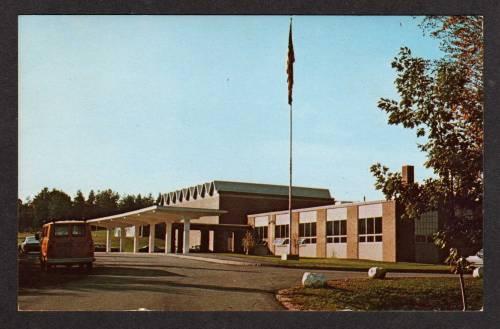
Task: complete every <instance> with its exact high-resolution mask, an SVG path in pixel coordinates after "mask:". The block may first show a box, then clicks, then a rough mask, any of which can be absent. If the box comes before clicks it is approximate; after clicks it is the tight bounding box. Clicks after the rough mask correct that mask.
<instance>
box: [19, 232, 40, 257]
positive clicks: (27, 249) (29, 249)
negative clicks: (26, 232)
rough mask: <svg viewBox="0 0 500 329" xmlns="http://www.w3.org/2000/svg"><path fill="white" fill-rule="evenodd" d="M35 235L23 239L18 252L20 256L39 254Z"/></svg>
mask: <svg viewBox="0 0 500 329" xmlns="http://www.w3.org/2000/svg"><path fill="white" fill-rule="evenodd" d="M38 238H39V237H37V236H36V235H30V236H27V237H25V238H24V241H23V242H22V243H21V244H20V245H19V252H20V253H22V254H32V253H35V254H38V253H39V252H40V241H39V240H38Z"/></svg>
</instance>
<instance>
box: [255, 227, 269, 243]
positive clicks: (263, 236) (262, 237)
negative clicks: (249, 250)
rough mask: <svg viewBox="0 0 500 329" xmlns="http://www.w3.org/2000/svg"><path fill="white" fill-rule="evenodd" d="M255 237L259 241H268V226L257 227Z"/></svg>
mask: <svg viewBox="0 0 500 329" xmlns="http://www.w3.org/2000/svg"><path fill="white" fill-rule="evenodd" d="M255 237H256V240H257V241H256V242H257V243H263V242H265V241H267V226H259V227H256V228H255Z"/></svg>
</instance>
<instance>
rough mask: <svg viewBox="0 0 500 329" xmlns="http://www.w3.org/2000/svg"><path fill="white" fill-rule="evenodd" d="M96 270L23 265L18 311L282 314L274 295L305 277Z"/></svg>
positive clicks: (150, 260) (214, 267)
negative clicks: (42, 268)
mask: <svg viewBox="0 0 500 329" xmlns="http://www.w3.org/2000/svg"><path fill="white" fill-rule="evenodd" d="M94 266H95V267H94V270H93V271H92V272H91V273H90V274H87V273H85V272H84V271H82V270H79V269H78V268H72V269H66V268H58V269H56V270H53V271H52V272H50V273H40V271H39V270H38V268H36V267H33V266H31V267H30V266H28V265H22V266H20V278H19V281H20V286H19V296H18V306H19V309H20V310H137V309H139V308H145V309H148V310H166V311H202V310H205V311H221V310H224V311H233V310H234V311H271V310H282V309H283V308H282V307H281V306H280V304H279V303H278V302H277V301H276V300H275V297H274V293H275V292H276V291H277V290H279V289H282V288H288V287H291V286H293V285H296V284H300V279H301V277H302V274H303V273H304V272H305V270H301V269H288V268H275V267H262V266H235V265H223V264H213V263H206V262H201V261H196V260H190V259H181V258H177V257H172V256H166V255H149V254H138V255H133V254H101V255H98V256H96V263H95V265H94ZM316 272H320V273H324V274H325V275H326V277H327V278H328V279H333V278H348V277H366V273H360V272H342V271H316ZM391 275H394V276H401V274H396V273H394V274H391ZM406 276H411V275H408V274H406Z"/></svg>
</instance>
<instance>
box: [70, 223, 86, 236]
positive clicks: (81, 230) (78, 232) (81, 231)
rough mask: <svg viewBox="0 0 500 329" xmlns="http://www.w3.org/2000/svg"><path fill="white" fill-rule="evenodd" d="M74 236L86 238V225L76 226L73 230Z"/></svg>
mask: <svg viewBox="0 0 500 329" xmlns="http://www.w3.org/2000/svg"><path fill="white" fill-rule="evenodd" d="M71 235H72V236H84V235H85V224H74V225H73V227H72V229H71Z"/></svg>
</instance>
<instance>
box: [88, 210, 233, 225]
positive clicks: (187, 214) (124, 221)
mask: <svg viewBox="0 0 500 329" xmlns="http://www.w3.org/2000/svg"><path fill="white" fill-rule="evenodd" d="M225 213H227V211H225V210H219V209H208V208H188V207H170V206H151V207H146V208H142V209H139V210H134V211H129V212H124V213H121V214H116V215H112V216H106V217H100V218H95V219H89V220H88V221H87V223H89V224H91V225H95V226H100V227H106V228H113V227H125V226H133V225H149V224H159V223H166V222H170V223H176V222H182V221H183V220H185V219H190V220H191V219H192V220H194V222H195V221H196V220H197V219H199V218H200V217H206V216H220V215H222V214H225Z"/></svg>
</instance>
